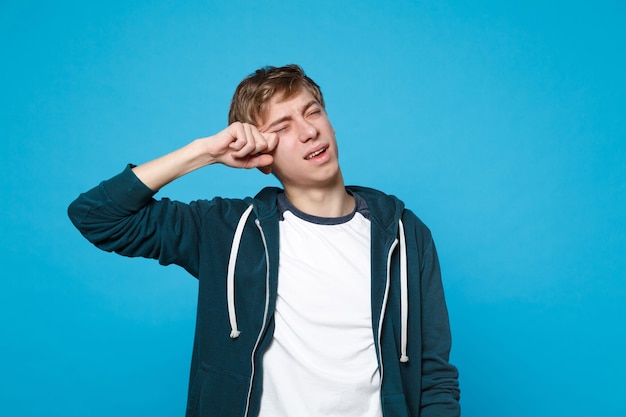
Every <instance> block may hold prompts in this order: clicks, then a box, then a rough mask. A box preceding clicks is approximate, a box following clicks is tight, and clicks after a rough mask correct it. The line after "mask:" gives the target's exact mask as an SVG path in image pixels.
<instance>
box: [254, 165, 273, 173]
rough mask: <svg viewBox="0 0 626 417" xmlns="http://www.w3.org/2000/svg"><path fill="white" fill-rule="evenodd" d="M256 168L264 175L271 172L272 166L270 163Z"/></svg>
mask: <svg viewBox="0 0 626 417" xmlns="http://www.w3.org/2000/svg"><path fill="white" fill-rule="evenodd" d="M256 169H258V170H259V171H261V172H262V173H264V174H265V175H269V174H271V173H272V166H271V165H266V166H264V167H257V168H256Z"/></svg>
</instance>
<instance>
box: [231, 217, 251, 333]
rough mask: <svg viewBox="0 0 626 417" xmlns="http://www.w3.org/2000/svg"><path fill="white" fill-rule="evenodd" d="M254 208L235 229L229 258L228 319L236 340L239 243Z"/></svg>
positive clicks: (242, 218) (237, 331)
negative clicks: (236, 284)
mask: <svg viewBox="0 0 626 417" xmlns="http://www.w3.org/2000/svg"><path fill="white" fill-rule="evenodd" d="M252 208H253V206H252V205H250V206H249V207H248V208H247V209H246V211H244V212H243V214H242V215H241V218H240V219H239V223H237V229H235V237H234V238H233V244H232V246H231V247H230V257H229V258H228V273H227V275H226V298H227V301H228V319H229V321H230V329H231V330H230V337H231V339H236V338H238V337H239V335H240V334H241V332H240V331H239V330H238V329H237V312H236V310H235V264H236V263H237V253H238V252H239V243H240V242H241V235H243V228H244V226H245V224H246V221H247V220H248V217H249V216H250V213H251V212H252Z"/></svg>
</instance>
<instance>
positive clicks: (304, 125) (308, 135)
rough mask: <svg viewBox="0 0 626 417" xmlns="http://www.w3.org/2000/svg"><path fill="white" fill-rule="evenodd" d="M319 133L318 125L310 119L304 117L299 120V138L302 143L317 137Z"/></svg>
mask: <svg viewBox="0 0 626 417" xmlns="http://www.w3.org/2000/svg"><path fill="white" fill-rule="evenodd" d="M318 133H319V132H318V130H317V127H315V125H314V124H312V123H311V122H309V121H308V120H306V119H304V118H303V119H301V120H300V121H299V122H298V139H299V140H300V141H301V142H302V143H306V142H308V141H309V140H311V139H315V138H316V137H317V135H318Z"/></svg>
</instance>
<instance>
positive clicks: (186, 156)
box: [133, 122, 278, 191]
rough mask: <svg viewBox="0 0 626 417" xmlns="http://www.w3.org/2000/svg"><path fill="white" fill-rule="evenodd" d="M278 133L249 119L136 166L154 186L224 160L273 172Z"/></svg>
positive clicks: (239, 166)
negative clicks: (263, 129) (249, 121)
mask: <svg viewBox="0 0 626 417" xmlns="http://www.w3.org/2000/svg"><path fill="white" fill-rule="evenodd" d="M277 145H278V135H276V134H275V133H261V132H259V130H258V129H257V128H256V127H255V126H253V125H251V124H247V123H239V122H235V123H233V124H231V125H230V126H228V127H227V128H226V129H224V130H222V131H221V132H219V133H217V134H216V135H213V136H209V137H206V138H201V139H196V140H194V141H193V142H191V143H190V144H188V145H186V146H184V147H182V148H180V149H178V150H176V151H174V152H172V153H169V154H167V155H164V156H162V157H160V158H157V159H154V160H152V161H150V162H146V163H145V164H141V165H139V166H136V167H135V168H133V171H134V172H135V175H137V178H139V180H140V181H142V182H143V183H144V184H146V185H147V186H148V187H150V188H151V189H153V190H155V191H156V190H158V189H159V188H161V187H163V186H164V185H165V184H168V183H170V182H171V181H173V180H175V179H176V178H179V177H181V176H183V175H185V174H187V173H189V172H191V171H193V170H196V169H198V168H202V167H204V166H207V165H211V164H215V163H221V164H224V165H227V166H230V167H234V168H258V169H259V170H260V171H261V172H263V173H265V174H269V173H270V172H272V163H273V162H274V157H273V156H272V152H273V151H274V149H276V146H277Z"/></svg>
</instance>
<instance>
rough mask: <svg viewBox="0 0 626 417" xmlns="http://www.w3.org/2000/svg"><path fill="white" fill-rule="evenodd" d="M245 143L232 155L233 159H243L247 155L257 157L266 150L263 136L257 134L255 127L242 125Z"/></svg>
mask: <svg viewBox="0 0 626 417" xmlns="http://www.w3.org/2000/svg"><path fill="white" fill-rule="evenodd" d="M243 128H244V132H245V139H246V143H245V144H244V145H243V146H242V147H241V148H240V149H239V150H237V151H236V152H234V153H233V157H234V158H245V157H247V156H248V155H257V154H260V153H262V152H263V151H264V150H265V149H266V148H267V142H266V141H265V138H264V137H263V135H261V134H260V133H259V131H258V130H257V129H256V127H254V126H252V125H250V124H244V125H243Z"/></svg>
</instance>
